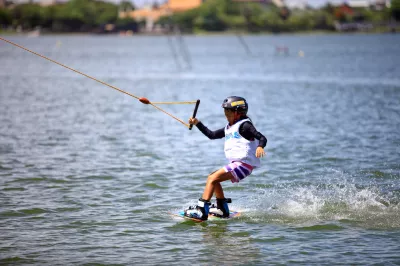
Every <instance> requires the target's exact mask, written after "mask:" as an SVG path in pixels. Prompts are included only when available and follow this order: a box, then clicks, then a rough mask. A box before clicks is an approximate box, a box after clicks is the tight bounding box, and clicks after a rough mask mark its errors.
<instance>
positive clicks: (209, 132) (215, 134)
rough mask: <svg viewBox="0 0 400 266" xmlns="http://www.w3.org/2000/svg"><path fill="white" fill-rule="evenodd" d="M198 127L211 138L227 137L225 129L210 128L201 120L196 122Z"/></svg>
mask: <svg viewBox="0 0 400 266" xmlns="http://www.w3.org/2000/svg"><path fill="white" fill-rule="evenodd" d="M196 127H197V128H198V129H199V130H200V131H201V133H203V134H204V135H205V136H206V137H208V138H209V139H222V138H223V137H225V129H224V128H220V129H217V130H215V131H212V130H209V129H208V128H207V127H206V126H205V125H203V123H201V122H200V121H199V122H198V123H197V124H196Z"/></svg>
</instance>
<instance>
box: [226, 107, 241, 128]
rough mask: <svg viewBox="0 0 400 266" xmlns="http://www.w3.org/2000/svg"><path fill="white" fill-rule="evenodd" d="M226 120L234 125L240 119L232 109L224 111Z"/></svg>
mask: <svg viewBox="0 0 400 266" xmlns="http://www.w3.org/2000/svg"><path fill="white" fill-rule="evenodd" d="M224 113H225V117H226V120H228V123H229V124H230V125H232V124H233V123H234V122H235V120H236V119H238V113H237V112H236V111H235V110H232V109H224Z"/></svg>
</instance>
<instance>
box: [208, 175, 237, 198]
mask: <svg viewBox="0 0 400 266" xmlns="http://www.w3.org/2000/svg"><path fill="white" fill-rule="evenodd" d="M232 178H233V175H232V173H230V172H225V169H224V168H221V169H219V170H218V171H215V172H214V173H212V174H210V175H209V176H208V178H207V183H206V187H205V189H204V193H203V196H202V199H203V200H206V201H210V199H211V198H212V195H213V194H214V192H215V196H216V197H217V198H224V197H223V194H224V193H223V190H222V186H221V184H220V183H221V182H223V181H226V180H231V179H232ZM221 194H222V197H219V196H221Z"/></svg>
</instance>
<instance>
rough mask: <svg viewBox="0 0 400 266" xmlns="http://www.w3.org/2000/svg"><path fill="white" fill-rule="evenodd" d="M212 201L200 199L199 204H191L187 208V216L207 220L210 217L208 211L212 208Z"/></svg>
mask: <svg viewBox="0 0 400 266" xmlns="http://www.w3.org/2000/svg"><path fill="white" fill-rule="evenodd" d="M210 205H211V203H210V202H209V201H206V200H203V199H199V201H198V202H197V205H194V206H190V207H189V208H187V209H185V212H184V214H185V216H186V217H189V218H195V219H199V220H203V221H206V220H207V219H208V212H209V210H210Z"/></svg>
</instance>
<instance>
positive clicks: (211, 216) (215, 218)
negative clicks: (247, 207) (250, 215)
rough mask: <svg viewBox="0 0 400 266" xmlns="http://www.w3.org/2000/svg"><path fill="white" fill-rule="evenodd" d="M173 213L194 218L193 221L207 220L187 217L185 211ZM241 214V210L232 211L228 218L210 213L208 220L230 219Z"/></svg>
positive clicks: (185, 217) (173, 213) (188, 218)
mask: <svg viewBox="0 0 400 266" xmlns="http://www.w3.org/2000/svg"><path fill="white" fill-rule="evenodd" d="M171 214H172V215H173V216H177V217H181V218H184V219H187V220H192V221H195V222H199V223H201V222H206V221H204V220H201V219H196V218H191V217H187V216H185V213H184V211H178V212H172V213H171ZM241 214H242V213H241V212H239V211H230V212H229V217H228V218H222V217H218V216H214V215H211V214H210V215H208V220H207V221H218V220H220V221H222V220H229V219H232V218H235V217H239V216H240V215H241Z"/></svg>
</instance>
